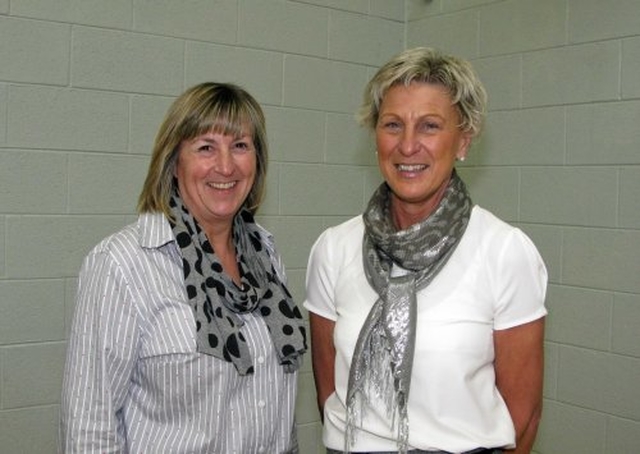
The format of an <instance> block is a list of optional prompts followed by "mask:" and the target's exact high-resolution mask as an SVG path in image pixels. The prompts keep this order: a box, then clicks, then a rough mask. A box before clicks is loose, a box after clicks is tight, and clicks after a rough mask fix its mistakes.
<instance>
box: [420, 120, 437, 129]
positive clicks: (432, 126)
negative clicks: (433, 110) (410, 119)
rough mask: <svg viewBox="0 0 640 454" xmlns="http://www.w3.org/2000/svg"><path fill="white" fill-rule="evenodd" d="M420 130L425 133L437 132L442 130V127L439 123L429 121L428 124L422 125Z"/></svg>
mask: <svg viewBox="0 0 640 454" xmlns="http://www.w3.org/2000/svg"><path fill="white" fill-rule="evenodd" d="M420 129H421V130H423V131H435V130H437V129H440V125H439V124H438V123H435V122H431V121H428V122H425V123H422V124H421V125H420Z"/></svg>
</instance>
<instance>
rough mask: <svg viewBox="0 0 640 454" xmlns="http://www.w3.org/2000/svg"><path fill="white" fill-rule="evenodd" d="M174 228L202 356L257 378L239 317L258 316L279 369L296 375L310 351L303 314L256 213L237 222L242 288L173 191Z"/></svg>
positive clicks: (242, 214) (245, 212)
mask: <svg viewBox="0 0 640 454" xmlns="http://www.w3.org/2000/svg"><path fill="white" fill-rule="evenodd" d="M170 208H171V211H172V214H173V217H174V221H172V222H171V227H172V230H173V233H174V236H175V238H176V241H177V243H178V246H179V248H180V251H181V253H182V268H183V274H184V280H185V285H186V289H187V297H188V299H189V303H190V305H191V307H192V309H193V312H194V315H195V319H196V329H197V337H196V344H197V351H198V352H200V353H204V354H207V355H212V356H215V357H216V358H220V359H223V360H225V361H228V362H231V363H233V365H234V366H235V367H236V370H237V371H238V373H239V374H240V375H247V374H252V373H253V372H254V368H253V362H252V358H251V355H250V352H249V348H248V344H247V340H246V339H245V337H244V336H243V334H242V333H241V332H240V328H241V327H242V325H243V321H242V319H241V318H240V317H239V316H238V315H237V314H243V313H250V312H256V313H257V314H259V315H260V316H262V317H263V319H264V321H265V323H266V325H267V328H268V329H269V333H270V335H271V338H272V340H273V344H274V346H275V349H276V353H277V356H278V359H279V361H280V364H281V365H282V366H283V367H284V368H285V371H286V372H294V371H296V370H298V369H299V367H300V365H301V364H302V354H303V353H304V352H305V350H306V349H307V344H306V329H305V325H304V322H303V318H302V313H301V312H300V309H299V308H298V306H297V305H296V304H295V302H294V301H293V298H292V296H291V294H290V293H289V290H288V289H287V287H286V286H285V284H284V282H282V281H281V279H280V278H279V277H278V273H277V272H276V270H275V266H274V263H273V260H272V258H271V257H270V255H269V252H268V251H267V249H266V247H265V243H264V240H263V238H262V233H261V230H260V228H259V227H258V225H257V224H256V223H255V221H254V219H253V216H252V215H251V213H250V212H249V211H248V210H246V209H244V208H242V209H241V210H240V212H239V213H238V214H236V216H235V218H234V221H233V243H234V245H235V248H236V257H237V260H238V266H239V269H240V276H241V285H237V284H236V283H235V282H234V281H233V280H232V279H231V278H230V277H229V276H228V275H227V274H226V273H224V272H223V268H222V264H221V263H220V261H219V260H218V257H217V256H216V253H215V251H214V250H213V247H212V246H211V243H210V242H209V240H208V239H207V236H206V234H205V232H204V231H203V230H202V228H201V227H200V226H199V225H198V223H197V222H196V220H195V219H194V218H193V216H192V215H191V213H189V210H188V209H187V207H186V206H185V205H184V203H183V202H182V199H181V197H180V195H179V193H178V190H177V189H174V191H173V193H172V195H171V199H170Z"/></svg>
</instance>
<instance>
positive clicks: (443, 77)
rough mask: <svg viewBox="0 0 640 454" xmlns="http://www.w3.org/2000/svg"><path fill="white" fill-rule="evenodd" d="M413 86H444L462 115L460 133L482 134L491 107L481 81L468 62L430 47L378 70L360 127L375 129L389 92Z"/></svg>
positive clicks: (366, 96) (403, 55)
mask: <svg viewBox="0 0 640 454" xmlns="http://www.w3.org/2000/svg"><path fill="white" fill-rule="evenodd" d="M412 82H419V83H429V84H437V85H441V86H443V87H444V88H445V89H446V90H447V91H448V93H449V95H450V96H451V101H452V103H453V105H454V106H455V107H456V109H457V110H458V113H459V114H460V118H461V122H460V129H461V130H463V131H465V132H470V133H471V136H472V137H475V136H477V135H478V134H480V131H481V129H482V123H483V120H484V115H485V110H486V104H487V94H486V92H485V89H484V87H483V86H482V83H481V82H480V79H479V78H478V76H477V75H476V73H475V72H474V70H473V68H472V67H471V64H470V63H469V62H468V61H466V60H463V59H461V58H457V57H454V56H451V55H445V54H442V53H441V52H439V51H437V50H435V49H431V48H428V47H416V48H413V49H407V50H405V51H403V52H401V53H399V54H397V55H396V56H395V57H393V58H392V59H391V60H389V61H388V62H387V63H386V64H384V65H383V66H382V67H381V68H380V69H379V70H378V72H377V73H376V74H375V75H374V76H373V78H372V79H371V80H370V81H369V83H368V84H367V86H366V88H365V91H364V97H363V102H362V106H361V108H360V113H359V121H360V123H361V124H362V125H364V126H367V127H369V128H371V129H375V127H376V124H377V123H378V116H379V114H380V104H381V103H382V99H383V98H384V95H385V94H386V92H387V90H388V89H389V88H390V87H391V86H394V85H398V84H404V85H407V86H408V85H410V84H411V83H412Z"/></svg>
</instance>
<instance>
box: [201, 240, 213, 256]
mask: <svg viewBox="0 0 640 454" xmlns="http://www.w3.org/2000/svg"><path fill="white" fill-rule="evenodd" d="M202 250H203V251H204V252H206V253H207V254H213V248H212V247H211V243H209V242H208V241H205V242H204V243H202Z"/></svg>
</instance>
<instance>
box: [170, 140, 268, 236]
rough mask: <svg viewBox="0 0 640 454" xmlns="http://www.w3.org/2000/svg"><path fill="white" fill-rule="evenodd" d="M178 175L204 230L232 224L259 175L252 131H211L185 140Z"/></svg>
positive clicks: (184, 195) (183, 194) (184, 196)
mask: <svg viewBox="0 0 640 454" xmlns="http://www.w3.org/2000/svg"><path fill="white" fill-rule="evenodd" d="M175 176H176V178H177V179H178V188H179V190H180V196H181V197H182V200H183V202H184V204H185V205H186V207H187V208H188V209H189V211H190V212H191V214H192V215H193V217H194V218H195V219H196V220H197V221H198V224H200V226H201V227H202V228H203V229H204V230H205V232H207V233H208V234H209V232H214V231H216V230H219V229H220V228H226V227H229V226H231V225H232V223H233V217H234V216H235V215H236V213H237V212H238V210H240V207H241V206H242V204H243V203H244V201H245V200H246V198H247V195H248V194H249V192H250V191H251V188H252V186H253V183H254V181H255V178H256V150H255V146H254V144H253V140H252V138H251V135H250V134H249V132H245V133H243V134H241V135H240V136H233V135H225V134H222V133H216V132H213V131H209V132H207V133H205V134H202V135H199V136H196V137H195V138H193V139H189V140H184V141H182V143H181V144H180V148H179V150H178V159H177V163H176V170H175Z"/></svg>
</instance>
